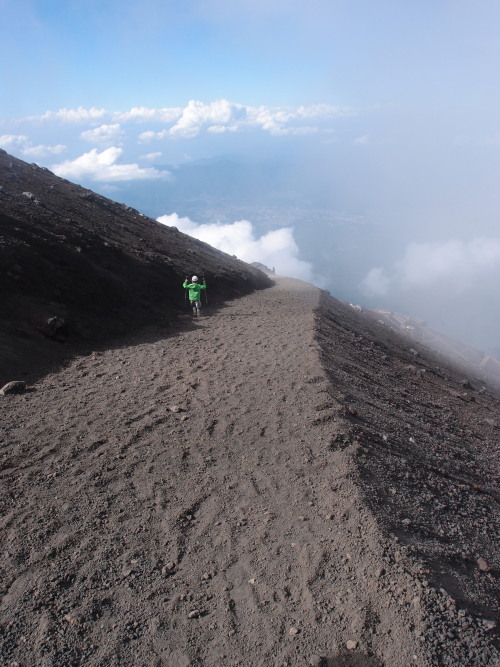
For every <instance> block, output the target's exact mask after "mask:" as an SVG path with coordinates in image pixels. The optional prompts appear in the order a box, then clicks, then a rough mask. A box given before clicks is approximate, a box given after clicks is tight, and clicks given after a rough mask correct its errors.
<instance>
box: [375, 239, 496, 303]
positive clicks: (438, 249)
mask: <svg viewBox="0 0 500 667" xmlns="http://www.w3.org/2000/svg"><path fill="white" fill-rule="evenodd" d="M495 276H496V279H497V280H499V279H500V238H477V239H473V240H472V241H469V242H465V241H459V240H450V241H446V242H444V243H411V244H410V245H408V247H407V248H406V251H405V253H404V256H403V257H402V259H400V260H398V261H397V262H395V263H394V265H393V267H392V268H390V269H384V268H380V267H379V268H373V269H371V270H370V271H369V272H368V274H367V276H366V277H365V279H364V281H363V288H364V290H365V291H366V292H367V293H369V294H372V295H377V294H379V295H385V294H388V293H395V292H401V291H409V290H413V291H415V290H417V291H419V290H420V291H422V290H432V289H434V288H435V287H439V288H440V289H442V288H444V287H446V286H448V288H449V289H450V291H451V292H453V293H455V294H457V293H460V292H464V291H466V290H469V289H474V288H477V287H480V286H481V282H482V281H483V280H484V279H485V277H488V278H489V279H490V280H491V278H492V277H493V278H494V277H495Z"/></svg>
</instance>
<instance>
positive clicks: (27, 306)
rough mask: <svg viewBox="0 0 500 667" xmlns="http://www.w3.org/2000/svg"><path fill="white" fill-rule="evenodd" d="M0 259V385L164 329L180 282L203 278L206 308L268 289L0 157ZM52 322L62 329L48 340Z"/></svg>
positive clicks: (148, 224)
mask: <svg viewBox="0 0 500 667" xmlns="http://www.w3.org/2000/svg"><path fill="white" fill-rule="evenodd" d="M0 259H1V263H2V272H3V281H2V285H1V288H0V290H1V291H0V305H1V309H2V322H1V324H0V342H1V344H2V350H3V354H2V359H1V361H0V382H6V381H8V380H12V379H19V380H22V379H25V377H28V378H30V377H31V378H32V377H34V375H36V374H37V373H38V374H40V372H41V371H42V367H43V368H50V367H52V366H53V364H54V363H57V362H60V361H61V360H62V359H64V358H66V357H68V356H70V355H71V354H72V353H73V352H74V351H75V350H77V349H83V347H84V346H86V349H89V346H95V345H103V344H108V343H109V342H110V341H111V340H113V339H114V338H116V337H117V336H120V335H123V334H124V333H127V332H129V331H133V330H137V329H138V328H141V327H143V326H147V325H150V324H152V323H156V322H157V321H158V319H159V318H160V317H162V318H163V319H164V322H165V323H166V324H167V323H168V321H169V320H170V319H172V318H173V317H175V316H176V315H179V314H180V313H182V311H183V310H184V309H185V304H184V291H183V289H182V281H183V280H184V277H185V276H186V275H189V277H191V275H193V274H194V273H196V274H201V275H200V277H203V276H204V277H206V279H207V282H208V285H209V292H208V294H209V298H210V302H211V303H213V304H214V305H215V304H217V303H220V302H221V301H222V300H224V299H228V298H232V297H234V296H237V295H240V294H244V293H248V292H249V291H252V290H253V289H260V288H263V287H266V286H269V285H270V282H269V280H268V278H267V277H266V276H265V275H264V274H262V273H261V272H260V271H258V270H256V269H254V268H252V267H251V266H249V265H248V264H245V263H243V262H240V261H239V260H237V259H236V258H234V257H230V256H229V255H227V254H225V253H222V252H220V251H217V250H215V249H214V248H212V247H210V246H208V245H207V244H205V243H202V242H201V241H198V240H196V239H193V238H191V237H189V236H187V235H185V234H182V233H180V232H178V231H177V230H176V229H175V228H170V227H166V226H165V225H161V224H160V223H158V222H156V221H155V220H152V219H150V218H146V217H145V216H143V215H141V214H140V213H139V212H138V211H135V210H133V209H130V208H129V207H125V206H123V205H121V204H117V203H116V202H113V201H111V200H109V199H106V198H105V197H101V196H100V195H97V194H95V193H93V192H91V191H90V190H86V189H84V188H81V187H79V186H77V185H74V184H72V183H70V182H68V181H66V180H64V179H61V178H58V177H56V176H54V175H53V174H52V173H51V172H49V171H48V170H46V169H40V168H39V167H37V165H29V164H27V163H25V162H22V161H21V160H18V159H16V158H14V157H12V156H10V155H8V154H7V153H5V151H0ZM53 317H57V318H59V320H64V323H65V326H64V328H62V327H61V328H60V330H59V331H53V330H52V331H51V330H50V327H47V324H46V323H47V320H48V319H49V318H53ZM40 328H41V329H42V330H43V331H44V332H45V336H44V335H43V333H42V332H41V331H40ZM51 333H52V334H54V335H53V336H52V338H53V339H55V342H54V340H53V341H48V339H47V335H50V334H51ZM62 341H64V342H62ZM13 373H14V376H12V374H13Z"/></svg>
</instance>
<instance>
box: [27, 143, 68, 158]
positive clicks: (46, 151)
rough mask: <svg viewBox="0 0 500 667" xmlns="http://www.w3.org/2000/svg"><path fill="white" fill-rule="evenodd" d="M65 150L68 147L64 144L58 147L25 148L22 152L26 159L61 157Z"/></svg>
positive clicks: (41, 145) (39, 146)
mask: <svg viewBox="0 0 500 667" xmlns="http://www.w3.org/2000/svg"><path fill="white" fill-rule="evenodd" d="M65 150H66V146H65V145H64V144H57V145H56V146H44V145H43V144H40V145H38V146H25V147H24V148H23V149H22V151H21V152H22V154H23V155H24V156H25V157H30V158H41V157H47V156H48V155H60V154H61V153H64V151H65Z"/></svg>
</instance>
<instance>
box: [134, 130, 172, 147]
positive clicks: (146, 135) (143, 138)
mask: <svg viewBox="0 0 500 667" xmlns="http://www.w3.org/2000/svg"><path fill="white" fill-rule="evenodd" d="M165 137H168V130H161V132H153V131H152V130H147V131H146V132H141V134H140V135H139V143H141V144H147V143H149V142H150V141H154V140H155V139H165Z"/></svg>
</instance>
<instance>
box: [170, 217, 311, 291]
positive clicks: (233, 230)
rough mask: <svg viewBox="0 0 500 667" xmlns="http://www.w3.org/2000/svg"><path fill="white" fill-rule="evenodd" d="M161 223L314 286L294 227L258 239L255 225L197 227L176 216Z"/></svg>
mask: <svg viewBox="0 0 500 667" xmlns="http://www.w3.org/2000/svg"><path fill="white" fill-rule="evenodd" d="M158 221H159V222H161V223H163V224H165V225H168V226H170V227H177V229H178V230H179V231H181V232H184V233H185V234H189V235H190V236H193V237H194V238H197V239H199V240H200V241H204V242H205V243H208V244H210V245H211V246H213V247H214V248H217V249H218V250H222V251H223V252H226V253H228V254H229V255H236V257H238V259H241V260H243V261H244V262H248V263H250V264H251V263H252V262H260V263H261V264H264V265H265V266H267V267H268V268H270V269H271V268H273V267H274V268H275V269H276V273H277V274H281V275H285V276H289V277H292V278H298V279H299V280H305V281H307V282H314V276H313V271H312V266H311V264H309V263H308V262H304V261H303V260H301V259H299V258H298V254H299V249H298V246H297V244H296V243H295V240H294V238H293V230H292V228H291V227H282V228H280V229H274V230H273V231H270V232H267V234H263V235H262V236H260V237H259V236H257V235H256V233H255V229H254V226H253V224H252V223H251V222H250V221H248V220H238V221H236V222H233V223H232V224H228V225H223V224H197V223H196V222H193V221H192V220H190V219H189V218H181V217H179V216H178V215H177V213H172V214H170V215H162V216H160V217H159V218H158Z"/></svg>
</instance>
